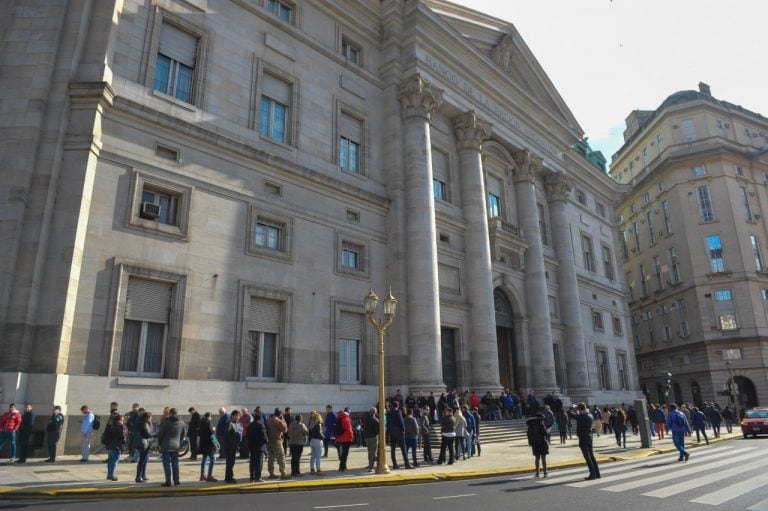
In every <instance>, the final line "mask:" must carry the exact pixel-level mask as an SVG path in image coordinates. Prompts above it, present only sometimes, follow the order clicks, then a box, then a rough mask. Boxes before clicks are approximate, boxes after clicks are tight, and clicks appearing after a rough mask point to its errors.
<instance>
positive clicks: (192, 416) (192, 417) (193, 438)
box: [187, 406, 200, 461]
mask: <svg viewBox="0 0 768 511" xmlns="http://www.w3.org/2000/svg"><path fill="white" fill-rule="evenodd" d="M187 411H188V412H189V427H187V437H189V452H190V454H189V460H190V461H195V460H196V459H197V442H198V437H199V435H200V412H198V411H197V410H195V407H194V406H190V407H189V410H187Z"/></svg>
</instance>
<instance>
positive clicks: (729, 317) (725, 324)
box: [718, 314, 739, 331]
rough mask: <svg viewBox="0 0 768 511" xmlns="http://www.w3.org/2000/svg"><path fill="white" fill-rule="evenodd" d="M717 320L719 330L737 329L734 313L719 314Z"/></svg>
mask: <svg viewBox="0 0 768 511" xmlns="http://www.w3.org/2000/svg"><path fill="white" fill-rule="evenodd" d="M718 321H719V323H720V330H724V331H730V330H738V329H739V327H738V326H737V325H736V315H735V314H720V316H719V317H718Z"/></svg>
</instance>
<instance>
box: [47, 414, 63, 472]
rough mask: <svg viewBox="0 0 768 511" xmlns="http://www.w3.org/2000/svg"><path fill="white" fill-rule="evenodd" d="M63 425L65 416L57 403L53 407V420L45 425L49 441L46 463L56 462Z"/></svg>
mask: <svg viewBox="0 0 768 511" xmlns="http://www.w3.org/2000/svg"><path fill="white" fill-rule="evenodd" d="M63 426H64V416H63V415H62V414H61V407H60V406H58V405H56V406H54V407H53V413H52V414H51V420H49V421H48V424H46V426H45V433H46V435H47V441H48V442H47V443H48V459H47V460H45V462H46V463H55V462H56V446H57V444H58V443H59V438H61V428H62V427H63Z"/></svg>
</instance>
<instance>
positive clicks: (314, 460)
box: [307, 410, 324, 476]
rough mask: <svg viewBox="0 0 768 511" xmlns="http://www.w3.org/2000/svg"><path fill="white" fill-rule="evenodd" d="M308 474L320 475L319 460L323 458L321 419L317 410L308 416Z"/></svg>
mask: <svg viewBox="0 0 768 511" xmlns="http://www.w3.org/2000/svg"><path fill="white" fill-rule="evenodd" d="M307 427H308V428H309V473H310V474H312V475H317V476H319V475H322V473H323V472H322V471H321V470H320V459H321V458H322V457H323V439H324V435H323V417H322V416H321V415H320V413H319V412H318V411H317V410H312V411H311V412H310V414H309V425H308V426H307Z"/></svg>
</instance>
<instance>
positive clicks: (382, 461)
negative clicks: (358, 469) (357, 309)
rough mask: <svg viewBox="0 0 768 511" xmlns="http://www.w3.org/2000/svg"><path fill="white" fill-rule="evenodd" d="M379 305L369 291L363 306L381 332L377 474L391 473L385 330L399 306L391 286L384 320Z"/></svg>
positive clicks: (375, 297)
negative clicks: (386, 416)
mask: <svg viewBox="0 0 768 511" xmlns="http://www.w3.org/2000/svg"><path fill="white" fill-rule="evenodd" d="M378 306H379V297H378V296H376V293H374V292H373V289H371V292H370V293H368V296H366V297H365V299H364V300H363V307H364V308H365V314H366V316H367V317H368V321H370V322H371V324H372V325H373V326H374V327H376V331H377V332H378V334H379V463H378V465H377V466H376V473H377V474H389V467H388V466H387V437H386V432H385V430H384V332H386V331H387V327H389V325H391V324H392V320H393V319H395V309H396V308H397V298H395V297H394V296H392V288H391V287H390V288H389V294H387V296H386V298H384V321H383V322H382V321H381V320H379V319H377V318H376V317H374V315H375V314H376V309H377V308H378Z"/></svg>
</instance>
